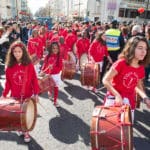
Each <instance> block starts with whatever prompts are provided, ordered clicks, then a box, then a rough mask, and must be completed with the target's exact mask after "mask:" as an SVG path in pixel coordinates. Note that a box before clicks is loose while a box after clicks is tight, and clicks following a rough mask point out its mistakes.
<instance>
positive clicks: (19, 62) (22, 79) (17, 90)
mask: <svg viewBox="0 0 150 150" xmlns="http://www.w3.org/2000/svg"><path fill="white" fill-rule="evenodd" d="M5 74H6V83H5V88H4V90H3V92H2V97H3V98H5V97H7V96H8V94H9V92H10V93H11V95H10V97H12V98H13V99H16V100H20V103H23V102H24V101H25V100H26V99H27V98H30V97H33V96H34V99H35V100H36V101H38V93H39V87H38V81H37V77H36V72H35V69H34V66H33V65H32V63H31V59H30V57H29V54H28V52H27V50H26V47H25V45H24V44H23V43H22V42H21V41H15V42H14V43H12V44H11V46H10V48H9V51H8V54H7V57H6V70H5ZM18 135H24V141H25V142H30V140H31V139H30V135H29V132H22V131H19V132H18Z"/></svg>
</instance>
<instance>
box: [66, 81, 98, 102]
mask: <svg viewBox="0 0 150 150" xmlns="http://www.w3.org/2000/svg"><path fill="white" fill-rule="evenodd" d="M65 84H66V85H67V87H64V89H65V90H66V92H67V93H69V95H70V96H71V97H75V98H76V99H78V100H86V99H92V100H93V99H95V100H96V99H97V96H96V95H93V94H91V93H90V92H89V91H88V90H86V89H84V88H83V87H81V86H78V85H72V84H70V83H69V82H67V81H66V82H65Z"/></svg>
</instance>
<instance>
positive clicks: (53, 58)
mask: <svg viewBox="0 0 150 150" xmlns="http://www.w3.org/2000/svg"><path fill="white" fill-rule="evenodd" d="M50 66H51V67H50ZM41 70H42V71H43V72H44V73H46V74H58V73H60V71H61V70H62V58H61V56H59V57H58V56H57V55H56V54H51V55H50V57H49V58H48V56H47V57H45V60H44V63H43V66H42V69H41Z"/></svg>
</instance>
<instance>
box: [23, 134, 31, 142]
mask: <svg viewBox="0 0 150 150" xmlns="http://www.w3.org/2000/svg"><path fill="white" fill-rule="evenodd" d="M30 141H31V138H30V135H29V133H28V132H25V133H24V142H25V143H29V142H30Z"/></svg>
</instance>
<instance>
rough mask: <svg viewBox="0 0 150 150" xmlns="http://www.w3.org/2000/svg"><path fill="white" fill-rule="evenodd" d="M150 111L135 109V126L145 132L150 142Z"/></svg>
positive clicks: (139, 130)
mask: <svg viewBox="0 0 150 150" xmlns="http://www.w3.org/2000/svg"><path fill="white" fill-rule="evenodd" d="M149 126H150V112H149V111H147V110H143V112H140V111H138V110H136V111H135V123H134V128H135V129H136V130H137V131H138V132H140V133H142V134H144V136H145V137H146V138H147V139H149V142H150V131H149Z"/></svg>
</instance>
